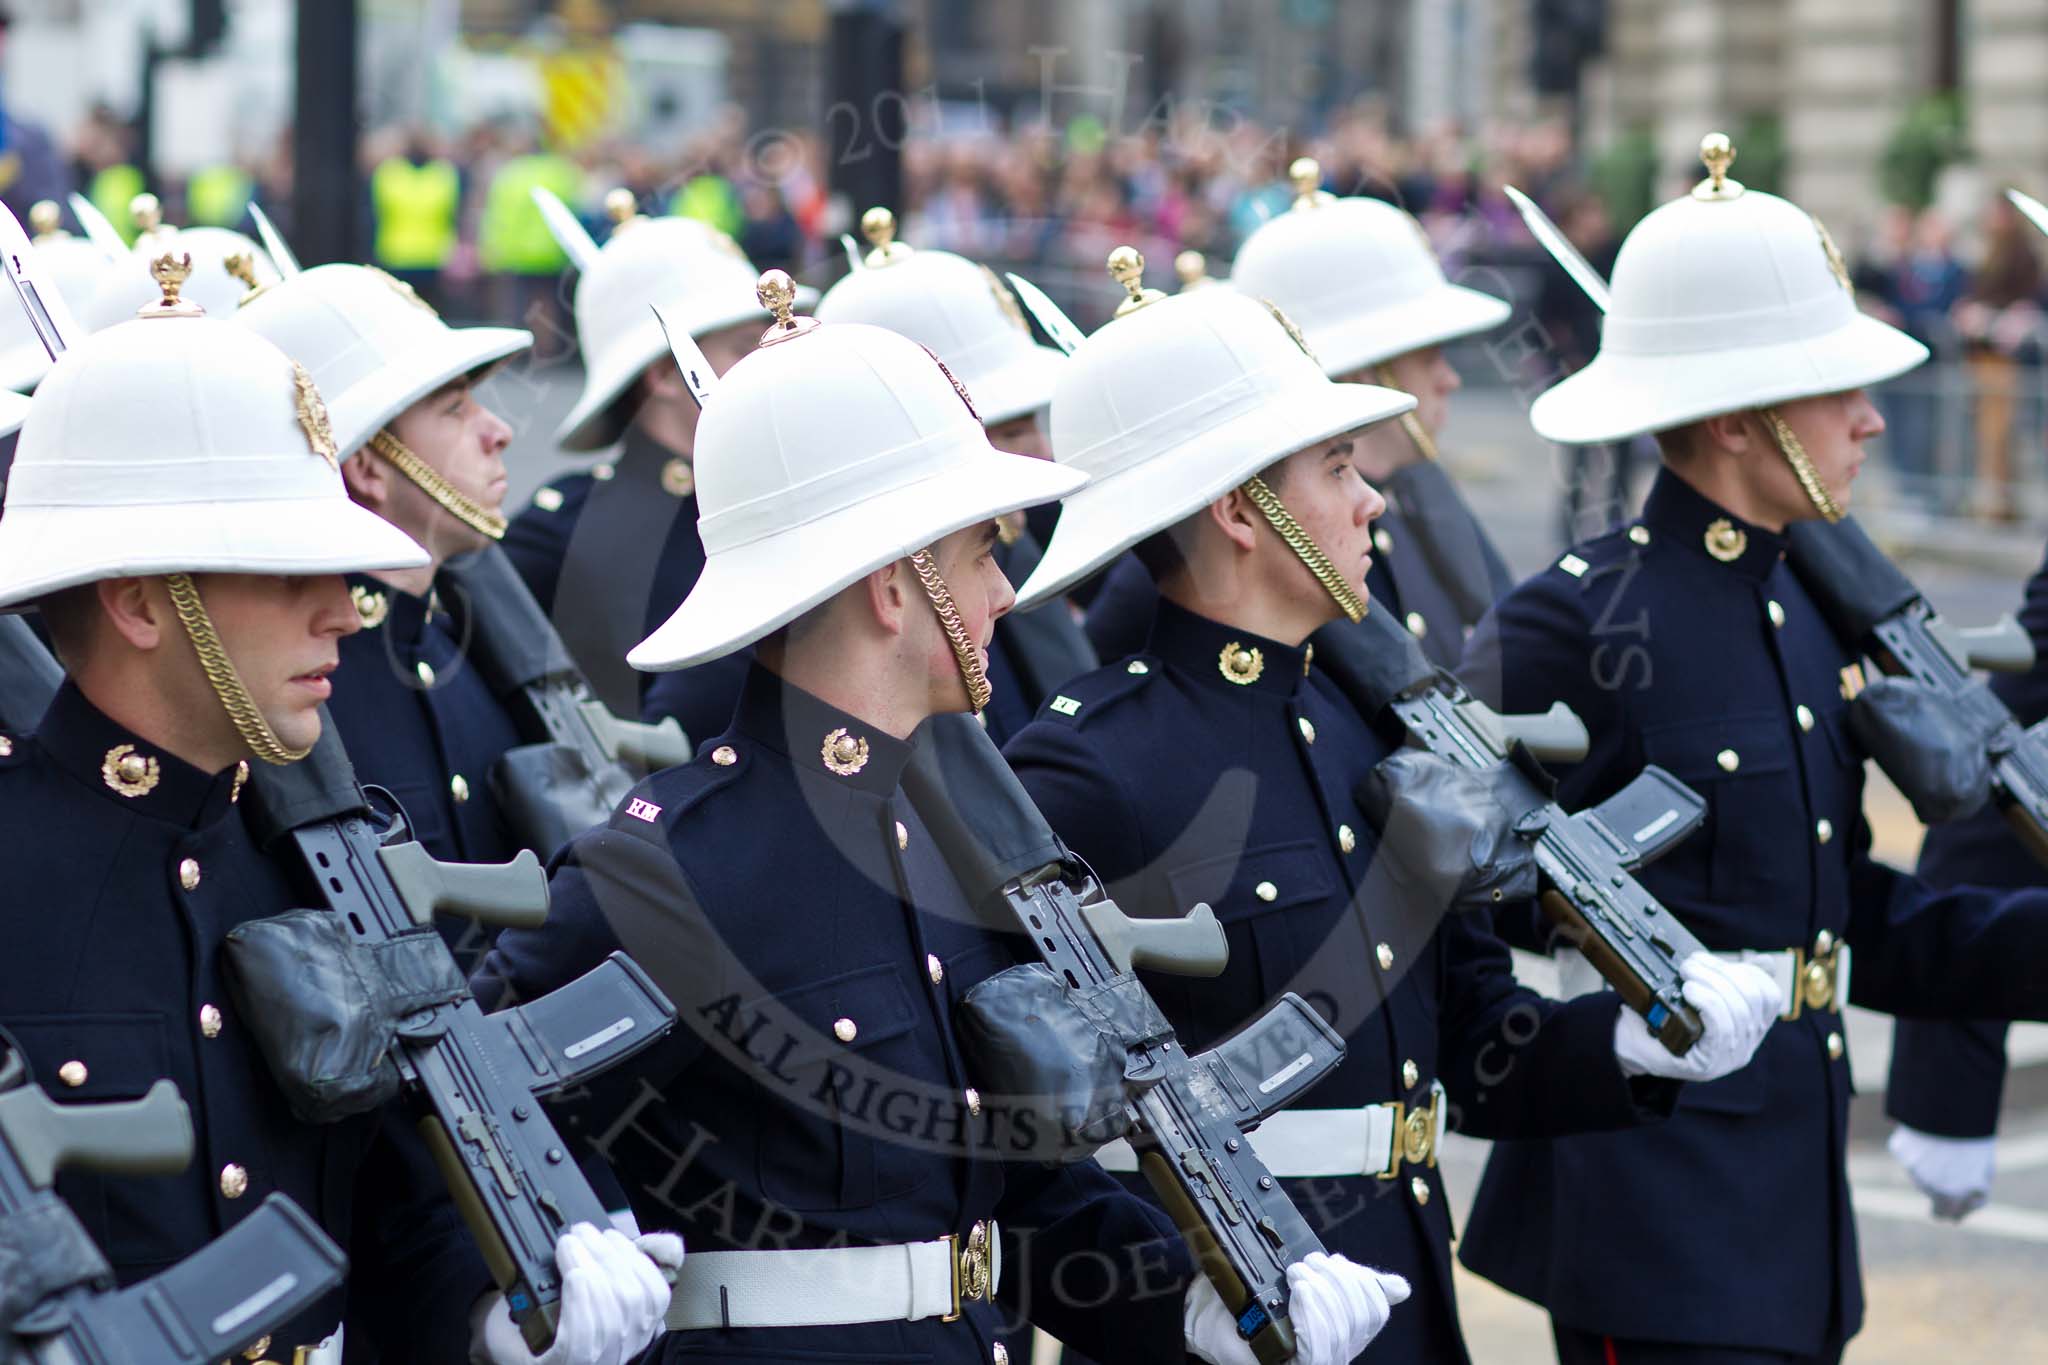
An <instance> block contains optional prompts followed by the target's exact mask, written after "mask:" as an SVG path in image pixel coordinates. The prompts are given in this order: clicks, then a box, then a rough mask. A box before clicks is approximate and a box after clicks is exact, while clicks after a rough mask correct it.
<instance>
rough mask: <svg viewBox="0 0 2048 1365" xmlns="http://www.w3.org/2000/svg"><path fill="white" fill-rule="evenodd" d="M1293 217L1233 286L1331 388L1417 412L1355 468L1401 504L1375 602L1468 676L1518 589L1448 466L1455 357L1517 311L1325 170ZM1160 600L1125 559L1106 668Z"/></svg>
mask: <svg viewBox="0 0 2048 1365" xmlns="http://www.w3.org/2000/svg"><path fill="white" fill-rule="evenodd" d="M1290 173H1291V175H1292V178H1293V180H1294V188H1295V201H1294V206H1293V209H1292V210H1291V211H1290V212H1287V213H1283V214H1280V215H1278V216H1276V217H1274V218H1272V219H1270V220H1269V221H1267V222H1266V223H1265V224H1263V225H1262V226H1260V227H1259V228H1258V229H1257V230H1256V231H1255V232H1253V233H1252V234H1251V236H1249V237H1247V238H1246V239H1245V243H1244V245H1243V246H1242V247H1240V248H1239V249H1238V253H1237V259H1236V261H1235V262H1234V263H1233V264H1232V266H1231V273H1230V279H1229V281H1228V283H1229V286H1230V287H1231V288H1233V289H1236V290H1238V291H1239V292H1240V293H1243V294H1248V295H1250V296H1251V297H1253V298H1255V299H1262V300H1264V301H1265V302H1267V303H1270V304H1272V305H1273V306H1274V307H1276V308H1278V309H1280V310H1281V311H1282V312H1284V313H1285V314H1287V316H1288V317H1290V318H1292V319H1293V320H1294V321H1295V323H1296V324H1297V325H1298V326H1299V327H1300V329H1301V334H1302V336H1303V338H1304V339H1305V340H1306V341H1307V343H1308V347H1309V349H1310V351H1312V352H1313V353H1314V354H1315V357H1316V359H1317V361H1318V362H1320V363H1321V365H1322V367H1323V373H1325V374H1327V375H1328V376H1329V377H1330V378H1332V379H1335V380H1337V381H1339V382H1340V383H1360V384H1377V385H1381V386H1383V387H1386V388H1390V389H1396V390H1399V391H1400V392H1402V393H1408V394H1413V395H1414V396H1415V406H1414V408H1413V409H1412V410H1410V411H1408V412H1406V413H1403V414H1401V417H1400V419H1399V421H1397V422H1388V423H1386V424H1384V425H1382V426H1379V427H1375V428H1373V429H1371V430H1368V431H1363V432H1360V433H1359V434H1358V437H1357V439H1356V440H1355V441H1354V443H1353V460H1354V467H1355V468H1356V469H1357V470H1358V472H1359V473H1360V474H1361V475H1362V476H1363V477H1364V479H1365V481H1366V482H1367V483H1369V484H1371V485H1372V486H1373V488H1374V489H1375V490H1377V491H1378V492H1379V493H1380V494H1381V495H1382V496H1383V497H1384V498H1385V499H1386V503H1387V507H1386V510H1385V511H1384V512H1382V513H1381V514H1380V516H1379V519H1378V520H1377V521H1376V522H1375V523H1374V525H1373V535H1372V539H1373V552H1374V554H1373V565H1372V571H1371V573H1372V576H1371V578H1370V580H1369V583H1370V586H1371V589H1372V600H1373V601H1374V602H1376V603H1378V604H1379V605H1380V607H1381V609H1382V610H1385V611H1390V612H1392V613H1393V614H1394V616H1395V619H1397V620H1399V621H1401V622H1402V623H1403V624H1405V625H1406V626H1407V627H1408V629H1409V631H1410V632H1411V633H1413V634H1414V636H1415V637H1416V641H1417V642H1418V643H1419V644H1420V645H1421V646H1422V652H1423V653H1424V654H1425V655H1427V656H1428V657H1429V658H1430V659H1431V660H1432V661H1433V662H1435V663H1438V664H1442V665H1443V666H1445V667H1447V668H1448V667H1452V666H1454V665H1455V664H1456V663H1457V662H1458V656H1459V654H1461V653H1462V652H1463V651H1464V647H1465V636H1466V634H1467V633H1468V632H1469V631H1470V630H1471V628H1472V627H1473V626H1474V625H1476V624H1478V621H1479V618H1480V617H1482V616H1484V615H1485V614H1486V610H1487V608H1488V607H1491V606H1492V605H1493V604H1494V602H1495V601H1497V600H1498V599H1499V598H1500V597H1501V595H1502V594H1504V593H1505V592H1506V591H1507V590H1508V589H1509V588H1510V587H1511V586H1513V582H1514V580H1513V579H1512V578H1510V577H1509V575H1508V570H1507V564H1506V562H1505V561H1504V560H1503V559H1502V558H1501V555H1500V552H1499V551H1498V550H1497V549H1495V548H1494V544H1493V541H1492V539H1491V538H1490V537H1489V536H1488V535H1487V534H1486V530H1485V528H1484V527H1482V526H1481V525H1480V524H1479V521H1478V519H1477V518H1476V517H1475V516H1474V515H1473V513H1472V509H1471V508H1470V507H1469V506H1468V505H1467V504H1466V502H1465V499H1464V496H1463V495H1462V494H1461V493H1460V492H1459V491H1458V487H1457V485H1456V484H1454V483H1452V482H1451V480H1450V477H1449V475H1448V473H1447V472H1446V471H1445V470H1444V468H1443V466H1442V465H1440V464H1439V463H1438V462H1437V438H1438V436H1439V435H1441V434H1442V431H1443V426H1444V422H1445V421H1446V420H1447V418H1448V417H1449V414H1450V403H1451V398H1452V395H1454V394H1455V393H1456V392H1457V390H1458V386H1459V380H1458V372H1457V370H1455V369H1454V368H1452V366H1451V362H1450V361H1449V359H1448V358H1446V357H1445V355H1444V351H1443V348H1444V345H1445V343H1447V342H1451V341H1455V340H1457V339H1458V338H1460V337H1466V336H1472V335H1474V334H1476V333H1479V332H1485V331H1488V330H1490V329H1492V328H1494V327H1497V326H1499V325H1500V324H1501V323H1503V322H1505V321H1506V320H1507V318H1508V315H1509V313H1510V312H1511V311H1512V310H1511V309H1510V308H1509V306H1508V305H1507V304H1506V303H1503V302H1502V301H1501V300H1499V299H1497V298H1494V297H1493V296H1492V295H1491V294H1485V293H1482V292H1480V291H1479V290H1476V289H1468V288H1466V287H1465V286H1463V285H1457V284H1452V283H1450V282H1449V281H1448V280H1446V279H1445V278H1444V272H1443V266H1442V265H1441V264H1439V263H1438V261H1437V258H1436V253H1435V251H1434V250H1433V249H1432V248H1431V246H1430V244H1429V238H1428V237H1427V236H1425V235H1424V234H1423V231H1422V225H1421V224H1419V223H1417V222H1416V221H1415V219H1414V218H1413V217H1411V216H1410V215H1409V214H1408V213H1407V212H1406V211H1405V210H1403V209H1398V208H1396V207H1394V206H1393V205H1392V204H1388V203H1384V202H1382V201H1380V200H1378V199H1369V198H1353V199H1339V198H1336V197H1334V196H1332V195H1331V194H1330V193H1329V192H1327V191H1325V190H1322V189H1319V188H1317V186H1318V184H1319V183H1320V182H1321V179H1322V168H1321V167H1320V166H1319V165H1317V163H1316V162H1315V160H1314V159H1313V158H1310V157H1302V158H1300V159H1299V160H1297V161H1296V162H1295V163H1294V165H1293V166H1292V167H1291V168H1290ZM1157 600H1158V594H1157V592H1156V591H1155V589H1154V587H1153V584H1152V578H1151V575H1150V574H1148V573H1147V572H1146V571H1145V566H1144V565H1142V564H1140V563H1138V562H1137V561H1136V560H1135V559H1133V558H1131V557H1129V556H1125V557H1124V558H1123V559H1122V560H1120V561H1118V562H1117V564H1116V565H1115V566H1114V567H1113V568H1112V569H1111V570H1110V573H1109V576H1108V578H1107V579H1106V580H1105V582H1104V584H1103V586H1102V587H1101V588H1100V589H1099V590H1098V591H1097V592H1096V594H1095V596H1094V598H1093V599H1091V600H1090V602H1089V604H1088V623H1087V625H1088V636H1089V638H1090V639H1091V640H1093V641H1094V642H1095V645H1096V648H1097V650H1098V652H1099V653H1100V654H1101V655H1102V657H1103V658H1105V659H1115V658H1121V657H1123V656H1124V655H1126V654H1132V653H1136V652H1137V651H1138V650H1140V649H1142V648H1144V645H1145V638H1146V632H1147V629H1148V628H1149V627H1150V625H1151V621H1152V612H1153V607H1154V604H1155V603H1156V602H1157Z"/></svg>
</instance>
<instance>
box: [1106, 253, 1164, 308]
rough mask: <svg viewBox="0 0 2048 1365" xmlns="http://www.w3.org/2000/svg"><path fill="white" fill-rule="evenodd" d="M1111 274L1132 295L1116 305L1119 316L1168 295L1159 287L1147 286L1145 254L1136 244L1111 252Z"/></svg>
mask: <svg viewBox="0 0 2048 1365" xmlns="http://www.w3.org/2000/svg"><path fill="white" fill-rule="evenodd" d="M1109 276H1110V278H1111V279H1113V280H1115V281H1116V282H1117V283H1118V284H1120V285H1122V286H1123V287H1124V288H1125V289H1126V290H1128V291H1129V292H1130V297H1129V298H1127V299H1125V300H1124V301H1123V302H1122V303H1120V304H1118V305H1117V306H1116V316H1118V317H1123V316H1124V315H1125V314H1127V313H1135V312H1137V311H1138V310H1139V309H1140V308H1143V307H1145V306H1146V305H1147V304H1152V303H1157V302H1159V300H1161V299H1163V298H1165V297H1166V295H1164V294H1162V293H1160V292H1159V291H1158V290H1157V289H1147V288H1146V287H1145V254H1144V253H1143V252H1142V251H1139V250H1138V248H1136V247H1134V246H1120V247H1118V248H1117V249H1116V250H1114V251H1112V252H1110V253H1109Z"/></svg>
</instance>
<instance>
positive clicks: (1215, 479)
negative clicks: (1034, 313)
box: [1017, 247, 1415, 609]
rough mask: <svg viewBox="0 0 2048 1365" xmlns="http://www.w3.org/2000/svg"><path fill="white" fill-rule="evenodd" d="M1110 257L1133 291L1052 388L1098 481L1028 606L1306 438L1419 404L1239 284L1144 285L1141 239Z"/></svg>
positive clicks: (1028, 591)
mask: <svg viewBox="0 0 2048 1365" xmlns="http://www.w3.org/2000/svg"><path fill="white" fill-rule="evenodd" d="M1110 269H1111V272H1112V273H1114V274H1116V275H1117V278H1118V279H1119V280H1121V281H1124V283H1125V285H1126V287H1127V288H1129V289H1130V290H1131V298H1130V299H1129V300H1127V301H1126V302H1125V303H1124V304H1123V306H1122V307H1121V308H1119V310H1118V316H1117V317H1115V318H1114V319H1112V320H1111V321H1109V322H1107V323H1105V324H1104V325H1103V326H1102V327H1100V328H1098V329H1097V330H1096V332H1095V333H1094V335H1092V336H1090V337H1089V338H1088V339H1087V340H1086V341H1084V342H1082V343H1081V345H1080V347H1079V349H1077V350H1076V351H1075V352H1074V354H1073V355H1072V356H1071V357H1070V358H1069V361H1068V364H1067V367H1066V369H1065V370H1064V371H1062V373H1061V375H1060V380H1059V385H1058V387H1057V388H1056V389H1055V390H1054V393H1053V400H1052V449H1053V458H1054V459H1055V460H1056V461H1058V462H1059V464H1061V465H1062V466H1066V467H1070V468H1073V469H1077V470H1080V471H1081V472H1083V473H1085V474H1087V475H1088V477H1089V483H1088V486H1087V487H1086V488H1085V489H1083V490H1082V491H1081V492H1080V493H1078V494H1076V495H1075V496H1073V497H1070V498H1068V499H1067V501H1066V504H1065V506H1064V507H1063V508H1062V509H1061V511H1060V521H1059V526H1058V528H1057V529H1056V530H1054V532H1053V535H1052V541H1051V543H1050V544H1048V545H1047V546H1046V547H1045V557H1044V558H1043V559H1041V560H1040V561H1039V564H1038V568H1037V569H1036V570H1035V571H1034V572H1033V573H1032V575H1031V577H1030V578H1029V579H1027V580H1026V581H1025V583H1024V586H1023V587H1021V588H1019V589H1018V590H1017V605H1018V607H1019V608H1020V609H1023V608H1028V607H1031V606H1033V605H1035V604H1037V603H1039V602H1042V601H1044V600H1045V599H1047V598H1049V597H1052V596H1054V595H1056V594H1058V593H1061V592H1064V591H1065V590H1066V589H1067V588H1069V587H1071V586H1073V585H1074V584H1075V583H1078V582H1080V581H1081V580H1082V579H1084V578H1086V577H1087V576H1088V575H1089V574H1091V573H1093V572H1095V570H1097V569H1099V568H1101V567H1102V566H1103V565H1105V564H1107V563H1109V562H1110V561H1111V560H1112V559H1114V558H1116V556H1118V555H1120V554H1122V553H1123V552H1124V551H1125V550H1127V549H1129V548H1130V547H1131V546H1133V545H1136V544H1137V543H1138V542H1139V541H1141V540H1143V539H1144V538H1145V537H1147V536H1149V535H1151V534H1152V533H1153V532H1154V531H1160V530H1164V529H1165V528H1167V527H1169V526H1172V525H1173V524H1174V523H1176V522H1178V521H1180V520H1181V519H1182V518H1184V517H1187V516H1189V515H1191V514H1192V513H1194V512H1195V511H1197V510H1198V509H1200V508H1202V507H1204V506H1206V505H1208V504H1209V503H1211V502H1213V501H1215V500H1216V499H1217V498H1220V497H1222V496H1223V495H1224V494H1225V493H1227V492H1229V491H1230V490H1231V489H1233V488H1235V487H1237V486H1238V485H1239V484H1241V483H1243V482H1244V481H1245V480H1246V479H1249V478H1250V477H1251V476H1252V475H1254V474H1256V473H1258V472H1259V471H1260V470H1262V469H1265V468H1267V467H1268V466H1269V465H1272V464H1274V463H1276V462H1277V461H1279V460H1281V459H1284V458H1285V457H1286V456H1288V455H1291V454H1293V453H1294V452H1295V451H1297V450H1301V449H1304V448H1306V447H1308V446H1312V445H1314V444H1316V443H1317V442H1318V441H1326V440H1329V439H1330V438H1331V437H1333V436H1339V435H1342V434H1343V433H1344V432H1347V431H1353V430H1356V429H1357V428H1359V427H1364V426H1370V425H1372V424H1373V423H1374V422H1383V421H1385V420H1387V419H1388V418H1390V417H1398V416H1400V415H1401V414H1402V413H1404V412H1407V411H1409V410H1411V409H1412V408H1414V406H1415V399H1414V397H1413V395H1410V394H1405V393H1401V392H1399V391H1397V390H1394V389H1386V388H1380V387H1378V386H1377V385H1373V384H1338V383H1333V382H1332V381H1331V380H1330V378H1329V376H1328V375H1326V374H1324V373H1323V369H1322V366H1321V365H1319V364H1318V363H1317V362H1316V360H1315V358H1314V357H1313V356H1311V355H1310V354H1309V352H1308V348H1307V347H1306V346H1305V345H1304V344H1303V343H1302V341H1301V339H1300V337H1299V335H1298V334H1297V333H1296V332H1295V330H1294V327H1293V324H1292V323H1290V322H1288V321H1286V320H1285V317H1284V315H1283V314H1276V313H1275V312H1274V311H1273V310H1272V309H1271V308H1270V307H1268V306H1267V305H1266V304H1263V303H1260V302H1259V301H1257V300H1255V299H1252V298H1249V297H1247V296H1246V295H1244V294H1242V293H1239V292H1238V291H1237V290H1236V289H1226V288H1220V287H1217V288H1209V289H1194V290H1189V291H1187V292H1185V293H1181V294H1176V295H1174V296H1173V297H1171V298H1167V297H1165V296H1163V295H1159V294H1156V293H1154V292H1153V291H1150V290H1146V291H1143V292H1142V293H1141V292H1140V291H1139V289H1138V287H1137V281H1138V279H1139V277H1140V274H1141V272H1142V271H1143V269H1144V258H1143V257H1142V256H1139V255H1138V253H1137V252H1135V251H1132V250H1131V249H1130V248H1129V247H1119V248H1118V249H1117V250H1116V251H1115V252H1113V253H1112V254H1111V256H1110ZM1134 304H1135V305H1136V306H1135V307H1134V306H1133V305H1134Z"/></svg>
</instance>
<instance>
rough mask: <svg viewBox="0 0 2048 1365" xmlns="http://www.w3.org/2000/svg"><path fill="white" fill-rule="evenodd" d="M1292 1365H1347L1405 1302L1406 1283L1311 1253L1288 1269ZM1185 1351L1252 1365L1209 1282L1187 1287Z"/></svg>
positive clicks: (1225, 1363)
mask: <svg viewBox="0 0 2048 1365" xmlns="http://www.w3.org/2000/svg"><path fill="white" fill-rule="evenodd" d="M1287 1288H1288V1290H1289V1292H1290V1293H1291V1294H1292V1296H1293V1305H1292V1311H1291V1314H1290V1316H1291V1318H1292V1320H1293V1323H1294V1359H1295V1362H1296V1365H1348V1362H1350V1361H1351V1360H1352V1359H1353V1358H1354V1357H1355V1356H1357V1354H1358V1353H1359V1352H1360V1351H1363V1350H1364V1349H1365V1348H1366V1345H1367V1344H1368V1343H1369V1342H1371V1341H1372V1339H1373V1338H1374V1337H1376V1336H1378V1335H1379V1334H1380V1329H1381V1328H1382V1327H1385V1326H1386V1325H1387V1319H1388V1318H1389V1317H1391V1316H1392V1315H1393V1312H1394V1305H1395V1304H1397V1303H1401V1302H1403V1301H1405V1300H1406V1299H1407V1297H1408V1281H1406V1280H1404V1279H1402V1278H1401V1277H1400V1276H1399V1275H1389V1274H1387V1273H1386V1272H1385V1271H1383V1270H1374V1269H1372V1268H1371V1267H1369V1266H1362V1265H1354V1264H1353V1263H1352V1262H1350V1261H1347V1260H1345V1259H1344V1258H1343V1257H1342V1256H1332V1255H1328V1254H1326V1253H1324V1252H1321V1251H1312V1252H1310V1253H1309V1254H1308V1255H1307V1256H1306V1257H1304V1258H1302V1259H1301V1260H1299V1261H1296V1262H1295V1263H1294V1264H1293V1265H1291V1266H1289V1267H1287ZM1181 1332H1182V1335H1183V1336H1184V1337H1185V1338H1186V1341H1187V1348H1188V1350H1190V1351H1192V1352H1193V1353H1194V1354H1196V1355H1197V1356H1200V1357H1201V1358H1202V1359H1203V1360H1206V1361H1208V1362H1209V1365H1258V1358H1257V1357H1256V1356H1254V1355H1253V1354H1252V1348H1251V1344H1250V1343H1249V1342H1247V1341H1246V1340H1245V1339H1244V1338H1243V1337H1241V1336H1239V1335H1238V1334H1237V1319H1236V1317H1235V1316H1234V1315H1232V1313H1231V1311H1230V1310H1229V1309H1228V1308H1225V1307H1224V1306H1223V1300H1222V1299H1221V1298H1220V1297H1218V1296H1217V1293H1216V1286H1214V1285H1212V1284H1210V1283H1209V1279H1208V1277H1207V1276H1201V1277H1198V1278H1197V1279H1196V1280H1195V1282H1194V1283H1193V1284H1192V1285H1190V1286H1189V1287H1188V1292H1187V1299H1186V1301H1185V1307H1183V1309H1182V1310H1181Z"/></svg>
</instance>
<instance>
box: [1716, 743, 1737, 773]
mask: <svg viewBox="0 0 2048 1365" xmlns="http://www.w3.org/2000/svg"><path fill="white" fill-rule="evenodd" d="M1714 762H1716V763H1718V764H1720V765H1721V771H1722V772H1724V773H1732V772H1734V771H1735V770H1736V769H1737V768H1739V767H1741V766H1742V755H1741V754H1738V753H1736V752H1735V751H1734V750H1733V749H1723V750H1722V751H1721V752H1720V753H1718V754H1715V755H1714Z"/></svg>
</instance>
